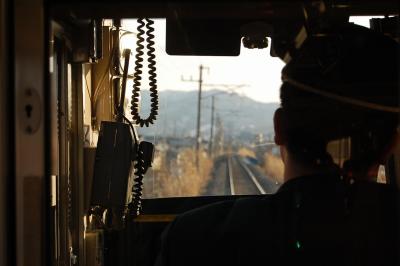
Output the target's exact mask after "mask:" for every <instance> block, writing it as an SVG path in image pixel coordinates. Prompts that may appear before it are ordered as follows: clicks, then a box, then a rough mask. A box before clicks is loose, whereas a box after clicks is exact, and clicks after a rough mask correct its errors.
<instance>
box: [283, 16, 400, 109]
mask: <svg viewBox="0 0 400 266" xmlns="http://www.w3.org/2000/svg"><path fill="white" fill-rule="evenodd" d="M399 55H400V46H399V44H398V43H397V42H396V41H394V40H393V39H391V38H389V37H387V36H384V35H383V34H381V33H377V32H374V31H372V30H370V29H368V28H365V27H362V26H358V25H355V24H352V23H347V24H344V25H341V26H336V27H335V28H331V29H327V30H326V31H325V32H323V33H322V34H318V36H309V38H308V39H307V40H306V41H305V42H304V43H303V45H302V46H301V47H300V48H299V50H298V51H297V53H296V55H295V56H294V58H293V59H292V60H291V61H290V62H289V63H288V64H287V65H286V66H285V67H284V68H283V70H282V80H283V81H284V82H285V81H287V80H288V79H290V80H294V81H296V82H298V83H301V84H304V85H306V86H310V87H312V88H317V89H318V90H321V91H325V92H327V93H328V94H329V93H331V94H334V95H337V96H339V99H340V97H345V98H350V99H355V100H356V101H361V102H363V101H365V102H367V103H372V104H378V105H383V106H387V107H394V108H397V107H398V104H399V99H398V90H399V84H400V83H399V61H400V57H399ZM292 85H293V84H292Z"/></svg>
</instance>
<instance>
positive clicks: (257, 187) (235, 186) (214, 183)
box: [204, 155, 278, 195]
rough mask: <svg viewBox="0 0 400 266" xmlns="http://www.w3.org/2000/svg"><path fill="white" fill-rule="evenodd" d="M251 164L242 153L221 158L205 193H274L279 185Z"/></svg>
mask: <svg viewBox="0 0 400 266" xmlns="http://www.w3.org/2000/svg"><path fill="white" fill-rule="evenodd" d="M255 168H257V167H255V166H252V165H249V164H248V163H246V162H245V161H244V158H243V157H242V156H240V155H226V156H224V157H222V158H220V159H219V160H218V161H217V163H216V165H215V168H214V174H213V178H212V180H211V181H210V182H209V184H208V186H207V188H206V190H205V193H204V195H258V194H270V193H274V192H275V191H276V190H277V189H278V185H277V184H276V182H275V181H274V180H272V179H271V178H268V177H266V176H265V175H263V174H262V173H261V172H260V171H259V170H257V169H255Z"/></svg>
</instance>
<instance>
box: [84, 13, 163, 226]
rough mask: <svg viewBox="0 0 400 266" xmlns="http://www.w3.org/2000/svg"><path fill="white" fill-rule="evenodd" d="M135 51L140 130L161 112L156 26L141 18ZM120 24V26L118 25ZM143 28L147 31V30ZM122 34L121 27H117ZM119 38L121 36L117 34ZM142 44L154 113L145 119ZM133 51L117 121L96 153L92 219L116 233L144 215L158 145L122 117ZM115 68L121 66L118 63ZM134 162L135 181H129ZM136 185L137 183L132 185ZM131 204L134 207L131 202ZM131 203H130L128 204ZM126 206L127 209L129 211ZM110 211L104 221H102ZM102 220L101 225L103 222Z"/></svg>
mask: <svg viewBox="0 0 400 266" xmlns="http://www.w3.org/2000/svg"><path fill="white" fill-rule="evenodd" d="M138 23H139V26H138V32H139V33H138V34H137V38H138V41H137V49H136V52H137V54H136V56H135V57H136V61H135V73H134V75H133V79H134V85H133V91H132V101H131V104H132V107H131V114H132V120H133V121H134V123H136V124H137V125H140V127H143V126H144V125H145V126H146V127H148V126H149V124H153V123H154V121H155V120H156V115H157V112H158V92H157V80H156V77H157V75H156V67H155V65H156V61H155V54H154V51H155V49H154V35H153V34H152V33H153V32H154V28H153V27H152V25H153V24H154V22H153V21H152V20H150V19H138ZM118 25H119V24H118ZM144 27H146V28H147V31H144V29H143V28H144ZM117 31H119V27H117ZM118 34H119V33H118ZM144 41H147V46H146V48H147V50H148V52H147V55H148V68H149V80H150V83H149V85H150V91H151V94H150V95H151V112H150V115H149V116H148V117H147V118H145V119H143V118H142V117H141V116H140V115H139V97H140V86H141V80H142V76H141V75H142V67H143V65H142V62H143V55H144V52H143V50H144V48H145V47H144V45H143V43H144ZM130 54H131V50H130V49H126V50H124V51H123V57H124V68H123V73H122V82H121V85H119V84H118V86H117V88H116V89H117V90H118V91H119V92H118V93H117V96H118V97H117V99H116V101H117V103H116V104H115V113H116V116H115V117H116V122H109V121H103V122H102V123H101V127H100V133H99V140H98V144H97V148H96V159H95V164H94V173H93V185H92V195H91V201H90V205H91V206H92V207H91V209H90V210H89V214H92V215H93V216H94V217H95V220H96V221H97V222H99V221H100V223H98V225H97V227H98V226H99V224H100V227H105V228H118V227H121V225H123V224H124V222H125V223H126V222H128V221H129V220H130V219H132V218H134V217H136V216H137V215H139V213H140V211H141V197H142V189H143V178H144V175H145V173H146V171H147V170H148V168H149V167H151V165H152V161H153V156H154V145H153V144H152V143H150V142H146V141H140V140H139V137H138V134H137V132H136V129H135V127H134V126H133V124H132V122H131V121H130V120H129V119H128V118H127V117H126V116H125V114H124V103H125V101H124V100H125V92H126V83H127V79H128V67H129V60H130ZM117 61H118V62H117V63H116V64H117V67H120V62H119V60H117ZM132 162H133V168H134V169H135V170H134V175H135V178H134V180H133V181H130V177H131V170H132ZM132 183H133V184H132ZM129 201H130V202H129ZM127 202H129V204H128V205H127ZM126 207H127V208H126ZM104 211H106V218H105V220H104V219H102V218H101V217H102V216H103V214H104ZM101 221H102V222H101Z"/></svg>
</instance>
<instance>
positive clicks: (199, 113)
mask: <svg viewBox="0 0 400 266" xmlns="http://www.w3.org/2000/svg"><path fill="white" fill-rule="evenodd" d="M204 69H207V70H209V68H208V67H204V66H203V65H200V66H199V79H198V80H193V79H192V78H190V79H189V80H185V79H183V78H182V81H188V82H198V83H199V93H198V99H197V125H196V168H197V170H199V151H200V143H201V136H200V120H201V93H202V86H203V70H204Z"/></svg>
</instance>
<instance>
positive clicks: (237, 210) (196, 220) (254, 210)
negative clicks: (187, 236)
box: [174, 194, 276, 234]
mask: <svg viewBox="0 0 400 266" xmlns="http://www.w3.org/2000/svg"><path fill="white" fill-rule="evenodd" d="M275 197H276V196H275V195H272V194H271V195H268V196H258V197H243V198H238V199H233V200H225V201H221V202H217V203H213V204H209V205H206V206H203V207H200V208H196V209H193V210H191V211H188V212H185V213H183V214H181V215H179V216H178V217H177V218H176V220H175V221H174V227H175V230H185V228H196V232H198V233H201V234H202V233H203V231H204V232H209V231H210V230H211V231H214V232H215V231H218V230H220V231H221V230H225V229H226V228H227V226H229V225H230V224H241V223H243V222H248V221H250V220H249V218H251V217H257V216H259V215H260V213H261V212H264V213H265V212H267V210H268V208H269V206H270V205H271V202H273V201H274V200H273V198H275ZM257 220H258V219H257Z"/></svg>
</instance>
